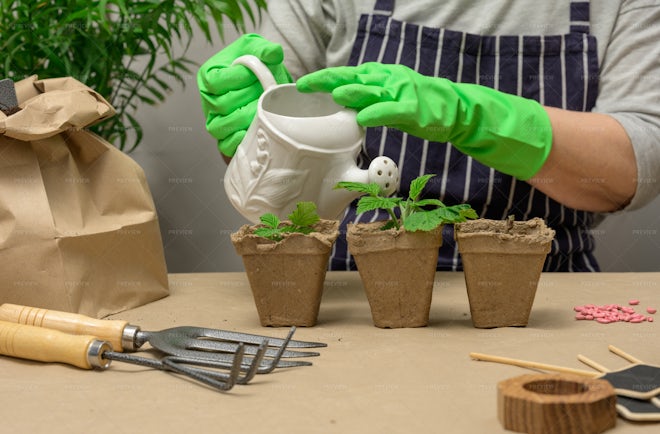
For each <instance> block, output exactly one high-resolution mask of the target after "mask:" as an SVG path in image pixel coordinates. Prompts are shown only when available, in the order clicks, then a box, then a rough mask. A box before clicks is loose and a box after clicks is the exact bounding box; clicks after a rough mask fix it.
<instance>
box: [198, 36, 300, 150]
mask: <svg viewBox="0 0 660 434" xmlns="http://www.w3.org/2000/svg"><path fill="white" fill-rule="evenodd" d="M246 54H251V55H254V56H256V57H258V58H259V59H260V60H261V61H262V62H263V63H264V64H265V65H266V66H267V67H268V69H270V71H271V72H272V74H273V76H274V77H275V80H276V81H277V83H280V84H281V83H291V82H292V79H291V74H289V72H288V71H287V69H286V67H285V66H284V64H283V63H282V62H283V60H284V52H283V51H282V46H281V45H279V44H276V43H274V42H270V41H268V40H266V39H264V38H262V37H261V36H259V35H255V34H247V35H243V36H241V37H240V38H238V39H237V40H236V41H234V42H232V43H231V44H229V45H228V46H227V47H225V48H224V49H222V50H220V51H219V52H218V53H217V54H215V55H214V56H212V57H211V58H210V59H208V60H207V61H206V62H204V64H203V65H202V67H201V68H200V69H199V72H198V73H197V86H198V87H199V93H200V96H201V98H202V110H203V112H204V116H205V117H206V129H207V131H208V132H209V133H210V134H211V135H212V136H213V137H215V138H216V139H218V149H219V150H220V152H222V153H223V154H224V155H226V156H228V157H232V156H233V155H234V153H235V152H236V148H237V147H238V145H239V143H241V141H242V140H243V137H244V136H245V133H246V131H247V129H248V127H249V126H250V124H251V123H252V119H253V118H254V115H255V113H256V111H257V100H258V99H259V97H260V96H261V94H262V93H263V91H264V89H263V87H262V86H261V84H260V83H259V81H258V80H257V77H256V76H255V75H254V74H253V73H252V72H250V70H249V69H247V68H246V67H245V66H242V65H232V62H233V61H234V60H235V59H237V58H238V57H240V56H243V55H246Z"/></svg>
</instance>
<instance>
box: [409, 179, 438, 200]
mask: <svg viewBox="0 0 660 434" xmlns="http://www.w3.org/2000/svg"><path fill="white" fill-rule="evenodd" d="M434 176H435V175H434V174H427V175H423V176H420V177H419V178H415V179H413V180H412V181H411V182H410V191H409V193H408V197H409V198H410V199H412V200H417V198H418V197H419V195H420V194H422V190H424V187H426V183H427V182H429V179H431V178H433V177H434Z"/></svg>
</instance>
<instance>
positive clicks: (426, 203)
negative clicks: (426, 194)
mask: <svg viewBox="0 0 660 434" xmlns="http://www.w3.org/2000/svg"><path fill="white" fill-rule="evenodd" d="M415 205H417V206H418V207H420V208H421V207H423V206H431V205H433V206H440V207H442V206H445V204H444V203H442V201H441V200H439V199H422V200H418V201H417V202H415Z"/></svg>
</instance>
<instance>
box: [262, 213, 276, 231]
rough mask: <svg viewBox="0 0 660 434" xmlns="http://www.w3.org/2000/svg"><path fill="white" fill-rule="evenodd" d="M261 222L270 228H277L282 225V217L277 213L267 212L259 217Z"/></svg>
mask: <svg viewBox="0 0 660 434" xmlns="http://www.w3.org/2000/svg"><path fill="white" fill-rule="evenodd" d="M259 220H261V223H263V224H264V225H266V226H268V227H269V228H273V229H277V227H278V226H279V225H280V219H279V217H277V216H276V215H275V214H272V213H267V214H264V215H262V216H261V217H259Z"/></svg>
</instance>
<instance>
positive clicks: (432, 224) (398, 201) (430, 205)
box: [335, 174, 478, 232]
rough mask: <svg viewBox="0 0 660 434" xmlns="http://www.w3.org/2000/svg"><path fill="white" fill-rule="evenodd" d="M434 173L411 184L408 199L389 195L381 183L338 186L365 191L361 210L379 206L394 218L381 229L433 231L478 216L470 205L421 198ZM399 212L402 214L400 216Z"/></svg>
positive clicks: (359, 191)
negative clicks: (450, 204)
mask: <svg viewBox="0 0 660 434" xmlns="http://www.w3.org/2000/svg"><path fill="white" fill-rule="evenodd" d="M434 176H435V175H434V174H428V175H423V176H420V177H418V178H415V179H413V180H412V182H411V183H410V191H409V193H408V198H407V199H403V198H400V197H386V196H385V195H384V194H383V192H382V190H381V189H380V187H379V186H378V184H376V183H370V184H366V183H361V182H346V181H342V182H339V183H337V185H336V186H335V188H343V189H346V190H349V191H354V192H358V193H362V194H364V195H365V196H362V197H361V198H360V200H359V201H358V205H357V212H358V213H363V212H367V211H373V210H376V209H383V210H386V211H387V213H388V214H389V215H390V219H389V220H388V221H387V222H386V223H385V224H384V225H383V227H382V228H381V229H383V230H385V229H390V228H397V229H399V228H401V226H403V227H404V228H405V230H406V231H410V232H415V231H431V230H433V229H435V228H437V227H438V226H440V225H442V224H453V223H459V222H464V221H466V220H467V219H476V218H478V215H477V212H476V211H475V210H474V209H472V207H471V206H470V205H469V204H458V205H452V206H446V205H445V204H444V203H442V201H440V200H439V199H420V196H421V194H422V190H424V187H426V184H427V183H428V182H429V179H431V178H432V177H434ZM397 211H398V214H399V217H397Z"/></svg>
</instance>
